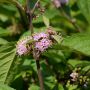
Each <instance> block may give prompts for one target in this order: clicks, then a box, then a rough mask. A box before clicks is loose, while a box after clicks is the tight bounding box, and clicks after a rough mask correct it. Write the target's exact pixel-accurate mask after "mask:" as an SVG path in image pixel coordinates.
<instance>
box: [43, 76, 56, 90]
mask: <svg viewBox="0 0 90 90" xmlns="http://www.w3.org/2000/svg"><path fill="white" fill-rule="evenodd" d="M44 81H45V85H46V86H48V87H49V88H50V90H52V89H53V88H54V87H55V85H56V83H57V80H56V79H55V77H54V76H49V77H46V78H45V80H44Z"/></svg>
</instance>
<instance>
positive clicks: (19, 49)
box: [16, 36, 32, 56]
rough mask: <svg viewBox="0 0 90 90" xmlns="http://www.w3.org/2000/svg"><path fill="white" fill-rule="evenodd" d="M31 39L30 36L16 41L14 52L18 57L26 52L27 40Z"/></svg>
mask: <svg viewBox="0 0 90 90" xmlns="http://www.w3.org/2000/svg"><path fill="white" fill-rule="evenodd" d="M31 39H32V38H31V37H30V36H28V37H25V38H23V39H21V40H20V41H18V43H17V45H16V49H17V50H16V51H17V53H18V55H20V56H21V55H24V54H26V53H27V52H28V48H27V43H28V42H29V40H31Z"/></svg>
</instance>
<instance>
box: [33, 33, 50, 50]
mask: <svg viewBox="0 0 90 90" xmlns="http://www.w3.org/2000/svg"><path fill="white" fill-rule="evenodd" d="M33 38H34V40H36V43H35V48H36V49H37V50H39V51H41V52H43V51H45V50H46V49H47V48H48V47H50V46H51V45H52V41H51V40H50V39H49V34H46V33H44V32H42V33H39V34H35V35H34V36H33Z"/></svg>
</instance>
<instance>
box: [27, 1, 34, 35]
mask: <svg viewBox="0 0 90 90" xmlns="http://www.w3.org/2000/svg"><path fill="white" fill-rule="evenodd" d="M26 9H27V10H26V14H27V17H28V19H29V29H30V30H31V35H32V34H33V32H34V31H33V24H32V20H33V17H32V13H31V9H30V0H26Z"/></svg>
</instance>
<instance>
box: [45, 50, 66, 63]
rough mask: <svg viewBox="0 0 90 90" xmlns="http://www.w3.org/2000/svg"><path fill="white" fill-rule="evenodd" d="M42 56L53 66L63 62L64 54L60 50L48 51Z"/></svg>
mask: <svg viewBox="0 0 90 90" xmlns="http://www.w3.org/2000/svg"><path fill="white" fill-rule="evenodd" d="M44 56H46V57H48V59H49V61H50V62H51V63H54V64H55V63H59V62H61V61H64V60H65V57H64V54H63V53H62V52H61V51H60V50H48V51H47V52H45V53H44ZM52 61H53V62H52Z"/></svg>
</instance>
